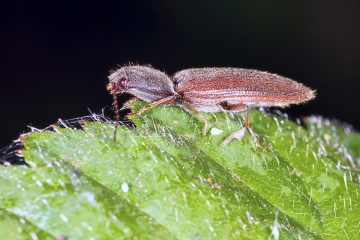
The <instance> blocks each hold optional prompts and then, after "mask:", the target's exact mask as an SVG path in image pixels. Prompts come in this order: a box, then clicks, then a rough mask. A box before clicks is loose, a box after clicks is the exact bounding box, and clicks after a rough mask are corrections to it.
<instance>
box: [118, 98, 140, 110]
mask: <svg viewBox="0 0 360 240" xmlns="http://www.w3.org/2000/svg"><path fill="white" fill-rule="evenodd" d="M136 100H138V98H137V97H133V98H131V99H129V100H127V101H126V102H125V103H124V104H123V107H122V108H121V110H122V109H125V108H128V107H129V106H130V105H131V104H132V103H133V102H135V101H136Z"/></svg>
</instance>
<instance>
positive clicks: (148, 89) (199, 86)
mask: <svg viewBox="0 0 360 240" xmlns="http://www.w3.org/2000/svg"><path fill="white" fill-rule="evenodd" d="M109 81H110V83H109V84H108V86H107V89H108V90H109V91H110V93H111V94H112V95H113V98H114V107H115V111H116V121H117V122H118V120H119V113H118V104H117V99H116V94H119V93H123V92H127V93H130V94H132V95H134V96H135V97H136V98H139V99H142V100H145V101H147V102H151V103H150V104H149V105H147V106H145V107H143V108H142V109H140V110H139V111H138V112H137V113H134V114H141V113H143V112H144V111H146V110H147V109H149V108H153V107H155V106H157V105H160V104H176V105H179V106H181V107H183V108H184V109H186V110H188V111H192V112H193V113H195V114H196V115H198V116H200V117H201V118H202V119H203V121H204V122H205V133H206V130H207V129H208V126H209V124H208V122H207V121H206V119H205V118H204V117H203V116H201V115H199V113H198V112H239V111H244V110H247V117H246V123H245V127H246V129H247V130H248V131H249V133H250V134H251V135H252V137H253V138H254V140H255V142H256V144H257V145H258V146H260V147H261V148H262V149H263V147H262V146H261V144H260V143H259V141H258V139H257V138H256V136H255V134H254V133H253V131H252V130H251V128H250V108H252V107H274V106H277V107H285V106H288V105H290V104H298V103H302V102H306V101H308V100H310V99H312V98H314V97H315V94H314V92H315V91H313V90H311V89H309V88H307V87H305V86H304V85H302V84H301V83H298V82H295V81H293V80H291V79H289V78H285V77H282V76H279V75H276V74H271V73H267V72H262V71H257V70H251V69H242V68H193V69H186V70H182V71H180V72H177V73H176V74H175V75H174V76H173V77H172V78H170V77H169V76H167V75H166V74H165V73H163V72H161V71H159V70H156V69H153V68H150V67H145V66H128V67H122V68H120V69H118V70H116V71H114V72H113V73H111V75H110V76H109ZM115 134H116V133H115ZM114 139H115V136H114ZM230 140H231V139H230ZM225 141H226V142H228V141H229V139H227V140H225Z"/></svg>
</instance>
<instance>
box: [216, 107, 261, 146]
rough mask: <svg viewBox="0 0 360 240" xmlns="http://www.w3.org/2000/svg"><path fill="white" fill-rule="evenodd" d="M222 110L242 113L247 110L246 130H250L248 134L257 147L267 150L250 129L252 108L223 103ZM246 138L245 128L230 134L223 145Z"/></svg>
mask: <svg viewBox="0 0 360 240" xmlns="http://www.w3.org/2000/svg"><path fill="white" fill-rule="evenodd" d="M220 106H221V108H223V109H224V110H226V111H241V110H245V109H246V120H245V128H246V129H247V130H248V132H249V133H250V135H251V136H252V138H253V139H254V141H255V144H256V146H258V147H260V148H261V149H262V150H263V151H264V150H265V148H264V147H263V146H262V145H261V144H260V142H259V139H258V138H257V137H256V135H255V133H254V131H253V130H252V129H251V127H250V107H249V106H246V105H245V104H238V105H228V104H227V102H222V103H221V104H220ZM243 136H244V128H242V129H240V130H238V131H236V132H234V133H232V134H230V136H228V137H227V138H226V139H225V140H224V142H223V143H222V145H223V146H224V145H226V144H227V143H228V142H230V141H231V140H232V139H234V138H237V139H239V140H241V138H242V137H243Z"/></svg>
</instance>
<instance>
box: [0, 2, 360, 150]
mask: <svg viewBox="0 0 360 240" xmlns="http://www.w3.org/2000/svg"><path fill="white" fill-rule="evenodd" d="M0 8H1V10H0V80H1V86H0V110H1V116H0V117H1V118H0V127H1V129H0V147H3V146H5V145H7V144H9V143H11V141H12V140H14V139H16V138H17V137H18V136H19V134H20V133H23V132H27V131H28V129H27V125H32V126H34V127H37V128H44V127H46V126H48V125H50V124H52V123H55V122H56V121H57V119H58V118H62V119H68V118H74V117H80V116H84V115H88V114H89V111H88V108H89V109H90V110H91V111H92V112H95V113H98V112H100V111H101V109H102V108H104V107H105V106H111V104H112V98H111V96H110V95H109V94H108V92H107V91H106V85H107V81H108V80H107V76H108V72H109V70H110V69H114V68H115V67H116V66H117V65H118V64H119V65H124V64H127V63H129V62H133V63H139V64H152V66H154V67H155V68H158V69H160V70H162V71H164V70H165V71H166V72H167V73H169V74H173V73H174V72H176V71H178V70H182V69H186V68H191V67H213V66H216V67H224V66H226V67H243V68H254V69H259V70H264V71H269V72H272V73H278V74H280V75H284V76H287V77H290V78H292V79H294V80H296V81H298V82H302V83H304V84H305V85H306V86H309V87H311V88H313V89H317V98H316V99H315V100H313V101H311V102H309V103H308V104H304V105H300V106H293V107H291V108H288V109H285V110H283V111H286V112H287V113H289V114H290V115H292V116H302V115H311V114H318V115H322V116H325V117H328V118H337V119H340V120H341V121H344V122H348V123H350V124H352V125H353V126H354V127H355V129H357V130H359V129H360V121H359V119H360V116H359V107H358V105H359V100H360V93H359V85H360V82H359V78H360V47H359V44H360V27H359V24H360V2H359V1H357V2H356V1H354V2H352V3H350V1H288V0H283V1H268V0H263V1H253V0H252V1H240V0H234V1H214V0H206V1H205V0H203V1H169V0H151V1H145V0H142V1H140V0H139V1H91V0H86V1H85V0H61V1H56V0H53V1H44V2H41V1H37V2H35V1H16V0H14V1H11V2H9V3H4V2H3V3H2V6H0Z"/></svg>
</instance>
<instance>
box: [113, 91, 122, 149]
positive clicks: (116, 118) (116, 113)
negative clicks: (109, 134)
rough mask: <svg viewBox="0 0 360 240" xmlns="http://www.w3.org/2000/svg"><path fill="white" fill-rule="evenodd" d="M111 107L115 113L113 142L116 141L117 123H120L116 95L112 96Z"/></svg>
mask: <svg viewBox="0 0 360 240" xmlns="http://www.w3.org/2000/svg"><path fill="white" fill-rule="evenodd" d="M113 100H114V102H113V107H114V112H115V121H116V123H115V131H114V142H115V141H116V131H117V128H118V125H119V121H120V115H119V105H118V101H117V97H116V94H115V93H114V94H113Z"/></svg>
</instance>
